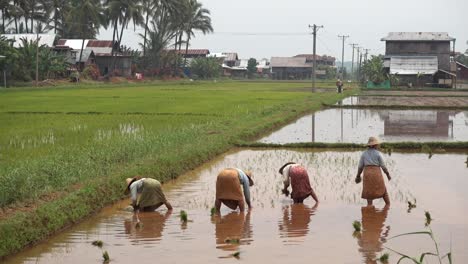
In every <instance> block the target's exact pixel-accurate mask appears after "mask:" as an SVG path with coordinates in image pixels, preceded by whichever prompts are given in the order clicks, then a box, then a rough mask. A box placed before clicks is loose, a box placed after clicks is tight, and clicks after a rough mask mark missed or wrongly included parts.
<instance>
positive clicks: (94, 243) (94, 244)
mask: <svg viewBox="0 0 468 264" xmlns="http://www.w3.org/2000/svg"><path fill="white" fill-rule="evenodd" d="M91 244H92V245H93V246H96V247H99V248H102V246H103V245H104V243H103V242H102V241H101V240H94V241H93V243H91Z"/></svg>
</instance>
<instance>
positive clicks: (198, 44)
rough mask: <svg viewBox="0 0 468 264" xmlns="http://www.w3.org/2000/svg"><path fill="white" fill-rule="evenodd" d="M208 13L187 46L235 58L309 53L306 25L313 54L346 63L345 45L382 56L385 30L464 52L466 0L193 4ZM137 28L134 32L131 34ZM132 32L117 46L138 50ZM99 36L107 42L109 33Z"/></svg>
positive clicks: (210, 0) (214, 0)
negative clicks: (444, 39)
mask: <svg viewBox="0 0 468 264" xmlns="http://www.w3.org/2000/svg"><path fill="white" fill-rule="evenodd" d="M199 1H200V2H202V3H203V5H204V7H205V8H207V9H209V10H210V11H211V18H212V24H213V28H214V30H215V32H214V33H213V34H209V35H202V34H201V33H199V34H197V36H196V38H195V39H194V40H192V42H191V46H190V48H193V49H209V50H210V52H212V53H213V52H237V53H238V54H239V57H240V58H245V59H248V58H250V57H254V58H257V59H261V58H271V57H272V56H294V55H296V54H300V53H312V35H310V33H311V32H312V31H311V30H310V29H309V28H308V26H309V24H310V25H312V24H317V25H323V26H324V28H322V29H320V30H319V32H318V35H317V53H318V54H320V55H322V54H327V55H331V56H334V57H336V58H337V59H338V60H341V44H342V42H341V40H340V39H339V38H338V35H349V36H350V37H349V38H348V39H346V42H345V61H350V60H351V47H350V46H349V44H350V43H358V44H359V45H360V46H361V47H364V48H369V49H371V50H370V53H371V54H383V53H385V43H384V42H382V41H380V39H381V38H382V37H385V36H386V35H387V33H388V32H391V31H410V32H413V31H418V32H419V31H424V32H448V33H449V35H450V36H452V37H455V38H456V39H457V41H456V49H457V51H463V52H464V51H465V50H466V49H468V45H467V41H468V19H467V16H468V0H438V1H435V0H391V1H389V0H325V1H313V0H287V1H285V0H235V1H233V0H199ZM141 32H142V30H141V29H140V30H138V29H137V33H141ZM137 33H135V32H134V31H133V28H131V30H130V28H129V30H128V31H127V32H126V33H125V34H124V39H123V42H124V43H123V44H125V45H128V46H131V47H135V48H137V47H138V43H139V42H140V41H141V40H140V39H139V38H138V37H137ZM99 38H101V39H112V34H111V32H110V30H107V31H104V30H103V31H102V32H101V34H100V36H99Z"/></svg>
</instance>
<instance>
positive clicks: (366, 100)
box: [337, 93, 468, 108]
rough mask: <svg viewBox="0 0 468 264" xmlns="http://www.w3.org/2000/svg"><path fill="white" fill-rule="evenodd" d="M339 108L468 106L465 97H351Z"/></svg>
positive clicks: (340, 103)
mask: <svg viewBox="0 0 468 264" xmlns="http://www.w3.org/2000/svg"><path fill="white" fill-rule="evenodd" d="M337 104H338V105H341V106H376V105H379V106H383V107H384V106H405V107H407V106H413V107H461V108H466V107H467V106H468V93H466V96H452V97H448V96H424V97H415V96H378V95H375V96H351V97H348V98H346V99H344V100H342V101H340V102H338V103H337Z"/></svg>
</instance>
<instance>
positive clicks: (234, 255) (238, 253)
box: [232, 251, 240, 259]
mask: <svg viewBox="0 0 468 264" xmlns="http://www.w3.org/2000/svg"><path fill="white" fill-rule="evenodd" d="M232 256H233V257H234V258H236V259H238V258H240V251H236V252H234V253H232Z"/></svg>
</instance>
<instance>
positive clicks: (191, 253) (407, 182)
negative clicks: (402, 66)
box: [5, 149, 468, 263]
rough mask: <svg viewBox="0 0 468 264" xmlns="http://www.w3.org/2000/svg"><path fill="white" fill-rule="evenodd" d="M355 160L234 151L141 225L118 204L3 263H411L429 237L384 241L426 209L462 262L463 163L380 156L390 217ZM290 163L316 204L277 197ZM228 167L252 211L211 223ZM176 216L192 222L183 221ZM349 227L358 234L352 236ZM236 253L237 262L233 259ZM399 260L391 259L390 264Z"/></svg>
mask: <svg viewBox="0 0 468 264" xmlns="http://www.w3.org/2000/svg"><path fill="white" fill-rule="evenodd" d="M359 157H360V152H335V151H321V152H312V151H307V150H300V151H296V150H262V149H259V150H249V149H241V150H234V151H231V152H229V153H226V154H225V155H222V156H219V157H218V158H216V159H214V160H213V161H211V162H209V163H206V164H205V165H203V166H201V167H199V168H197V169H195V170H193V171H190V172H189V173H187V174H185V175H182V176H181V177H180V178H179V179H178V180H175V181H173V182H170V183H168V184H165V185H164V186H163V188H164V190H165V191H166V195H167V197H168V199H169V200H170V201H171V203H172V204H173V206H174V208H175V209H174V211H173V212H172V213H167V212H166V210H165V209H160V210H158V211H157V212H154V213H141V214H140V219H141V221H142V223H143V226H142V227H140V228H136V226H135V224H136V222H135V219H134V218H133V217H132V215H133V214H132V213H131V212H128V211H125V210H124V208H126V207H127V206H128V203H129V201H128V200H126V201H122V202H119V203H117V204H115V205H114V206H112V207H108V208H106V209H104V210H103V211H102V212H100V213H99V214H98V215H96V216H94V217H92V218H90V219H88V220H85V221H84V222H82V223H81V224H78V225H76V226H74V227H73V228H71V229H69V230H66V231H65V232H62V233H60V234H58V235H56V236H54V237H52V238H51V239H49V240H48V241H45V242H43V243H40V244H38V245H37V246H35V247H32V248H30V249H26V250H24V251H23V252H22V253H20V254H18V255H15V256H12V257H11V258H8V259H6V261H5V262H6V263H101V262H102V252H103V251H104V250H105V251H107V252H108V253H109V255H110V259H111V263H155V262H157V263H237V261H241V262H243V263H304V262H307V261H313V262H314V263H376V262H375V258H377V257H379V256H380V255H381V254H383V253H384V252H389V251H388V250H386V249H385V247H389V248H392V249H395V250H399V251H402V252H404V253H408V254H410V255H419V254H421V253H422V252H426V251H428V250H432V247H431V246H432V244H431V242H430V239H429V238H428V237H424V236H411V237H401V238H395V239H390V237H392V236H395V235H398V234H401V233H405V232H414V231H421V230H425V226H424V223H425V218H424V212H425V211H430V213H431V214H432V217H433V218H434V219H435V220H434V221H433V222H432V224H431V226H432V228H433V230H434V232H435V234H436V239H437V240H438V242H439V243H440V245H439V246H440V249H441V251H442V252H446V251H447V250H448V249H449V248H450V246H451V247H452V253H453V258H454V263H463V260H464V259H467V258H468V249H467V248H466V245H467V243H468V213H467V212H466V208H468V192H466V186H467V185H468V168H467V166H466V164H465V163H464V162H465V161H466V155H463V154H436V155H434V156H433V157H432V158H431V159H429V158H428V156H427V155H425V154H405V153H393V154H392V155H391V156H388V155H385V156H384V157H385V159H386V162H387V166H388V168H389V171H390V173H391V174H392V177H393V179H392V181H390V182H389V183H388V182H387V188H388V191H389V193H390V198H391V201H392V206H391V207H390V208H389V209H388V208H387V209H385V208H384V207H383V202H382V201H379V202H377V203H376V206H375V207H374V208H372V207H365V206H364V205H365V202H364V201H363V200H361V199H360V191H361V188H362V185H356V184H355V183H354V181H353V179H354V176H355V173H356V170H357V168H356V166H357V163H358V160H359ZM286 161H296V162H298V163H301V164H303V165H305V167H306V168H307V169H308V172H309V177H310V180H311V184H312V187H313V188H314V189H315V191H316V193H317V195H318V196H319V199H320V200H321V202H320V203H319V204H318V205H314V203H313V201H312V200H311V199H310V198H309V199H307V200H306V201H305V204H304V205H293V204H292V203H291V200H290V199H288V198H286V197H285V196H282V195H281V192H280V189H281V178H280V177H279V174H278V172H277V170H278V168H279V167H280V166H281V165H282V164H283V163H284V162H286ZM225 167H239V168H242V169H246V170H252V171H253V173H254V181H255V185H254V186H253V187H252V188H251V195H252V198H253V207H254V208H253V209H252V210H251V211H250V212H246V213H243V214H241V213H237V212H231V211H229V210H227V209H226V207H222V211H221V216H220V217H219V216H214V217H212V216H210V209H211V208H212V206H213V203H214V197H215V181H216V175H217V174H218V172H219V171H220V170H221V169H223V168H225ZM413 199H416V200H417V207H416V208H414V209H413V210H411V211H410V212H408V211H407V200H413ZM180 210H185V211H187V213H188V219H189V222H187V223H185V224H182V223H181V222H180V218H179V212H180ZM355 220H358V221H361V222H362V226H363V231H362V232H361V234H359V235H354V236H353V227H352V225H351V224H352V222H353V221H355ZM227 239H240V241H239V243H234V244H231V243H229V242H226V240H227ZM94 240H102V241H103V242H104V246H103V248H102V249H99V248H97V247H94V246H92V245H91V243H92V241H94ZM235 252H240V256H239V260H237V259H235V258H232V257H229V256H230V255H231V254H233V253H235ZM428 258H430V257H428ZM397 259H398V258H397V256H396V255H395V254H393V253H390V263H396V260H397ZM433 260H435V259H430V261H429V263H435V262H434V261H433Z"/></svg>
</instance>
